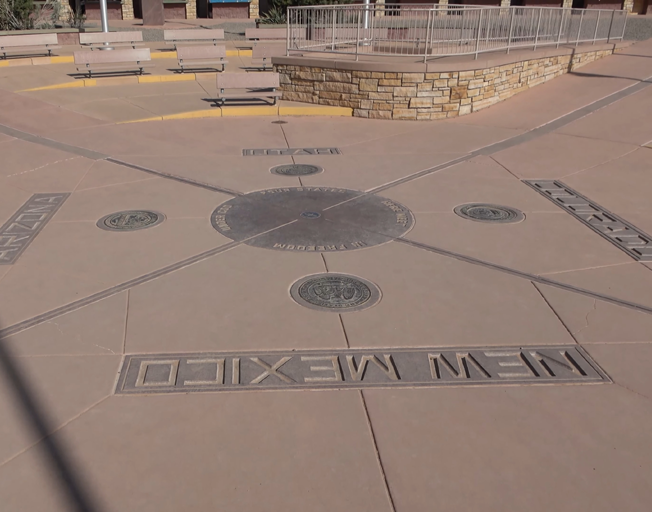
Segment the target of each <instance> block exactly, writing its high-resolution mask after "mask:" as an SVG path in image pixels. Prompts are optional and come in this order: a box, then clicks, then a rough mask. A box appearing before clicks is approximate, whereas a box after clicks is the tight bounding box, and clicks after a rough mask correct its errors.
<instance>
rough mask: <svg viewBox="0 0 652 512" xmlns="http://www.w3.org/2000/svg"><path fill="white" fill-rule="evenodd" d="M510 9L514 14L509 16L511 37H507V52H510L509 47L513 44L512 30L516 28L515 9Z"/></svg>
mask: <svg viewBox="0 0 652 512" xmlns="http://www.w3.org/2000/svg"><path fill="white" fill-rule="evenodd" d="M509 10H510V11H512V15H511V16H510V18H509V37H508V38H507V53H509V47H510V45H511V44H512V30H513V29H514V11H516V9H514V8H513V7H510V8H509Z"/></svg>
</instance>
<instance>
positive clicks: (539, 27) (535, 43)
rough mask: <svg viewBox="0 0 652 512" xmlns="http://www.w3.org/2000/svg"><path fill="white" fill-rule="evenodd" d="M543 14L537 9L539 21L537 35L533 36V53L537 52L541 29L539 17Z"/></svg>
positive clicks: (541, 10)
mask: <svg viewBox="0 0 652 512" xmlns="http://www.w3.org/2000/svg"><path fill="white" fill-rule="evenodd" d="M542 14H543V9H541V8H539V19H538V20H537V35H536V36H534V51H536V50H537V43H538V42H539V30H540V29H541V15H542Z"/></svg>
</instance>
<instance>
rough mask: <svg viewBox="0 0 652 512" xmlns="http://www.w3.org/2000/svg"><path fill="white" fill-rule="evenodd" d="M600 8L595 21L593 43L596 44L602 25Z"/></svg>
mask: <svg viewBox="0 0 652 512" xmlns="http://www.w3.org/2000/svg"><path fill="white" fill-rule="evenodd" d="M600 12H601V11H600V10H599V9H598V19H597V21H596V22H595V32H593V44H595V39H596V38H597V37H598V27H599V26H600Z"/></svg>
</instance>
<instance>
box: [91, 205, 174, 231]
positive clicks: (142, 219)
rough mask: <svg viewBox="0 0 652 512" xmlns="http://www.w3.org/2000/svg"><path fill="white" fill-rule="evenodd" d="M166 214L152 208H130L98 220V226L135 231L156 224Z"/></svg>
mask: <svg viewBox="0 0 652 512" xmlns="http://www.w3.org/2000/svg"><path fill="white" fill-rule="evenodd" d="M164 220H165V215H163V214H162V213H158V212H153V211H150V210H128V211H124V212H116V213H112V214H110V215H106V216H105V217H102V218H101V219H100V220H98V221H97V227H99V228H102V229H106V230H108V231H135V230H137V229H146V228H151V227H153V226H156V225H157V224H160V223H161V222H163V221H164Z"/></svg>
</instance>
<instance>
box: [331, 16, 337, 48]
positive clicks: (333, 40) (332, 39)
mask: <svg viewBox="0 0 652 512" xmlns="http://www.w3.org/2000/svg"><path fill="white" fill-rule="evenodd" d="M335 16H337V11H336V10H335V7H333V37H332V38H331V50H332V51H335Z"/></svg>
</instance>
